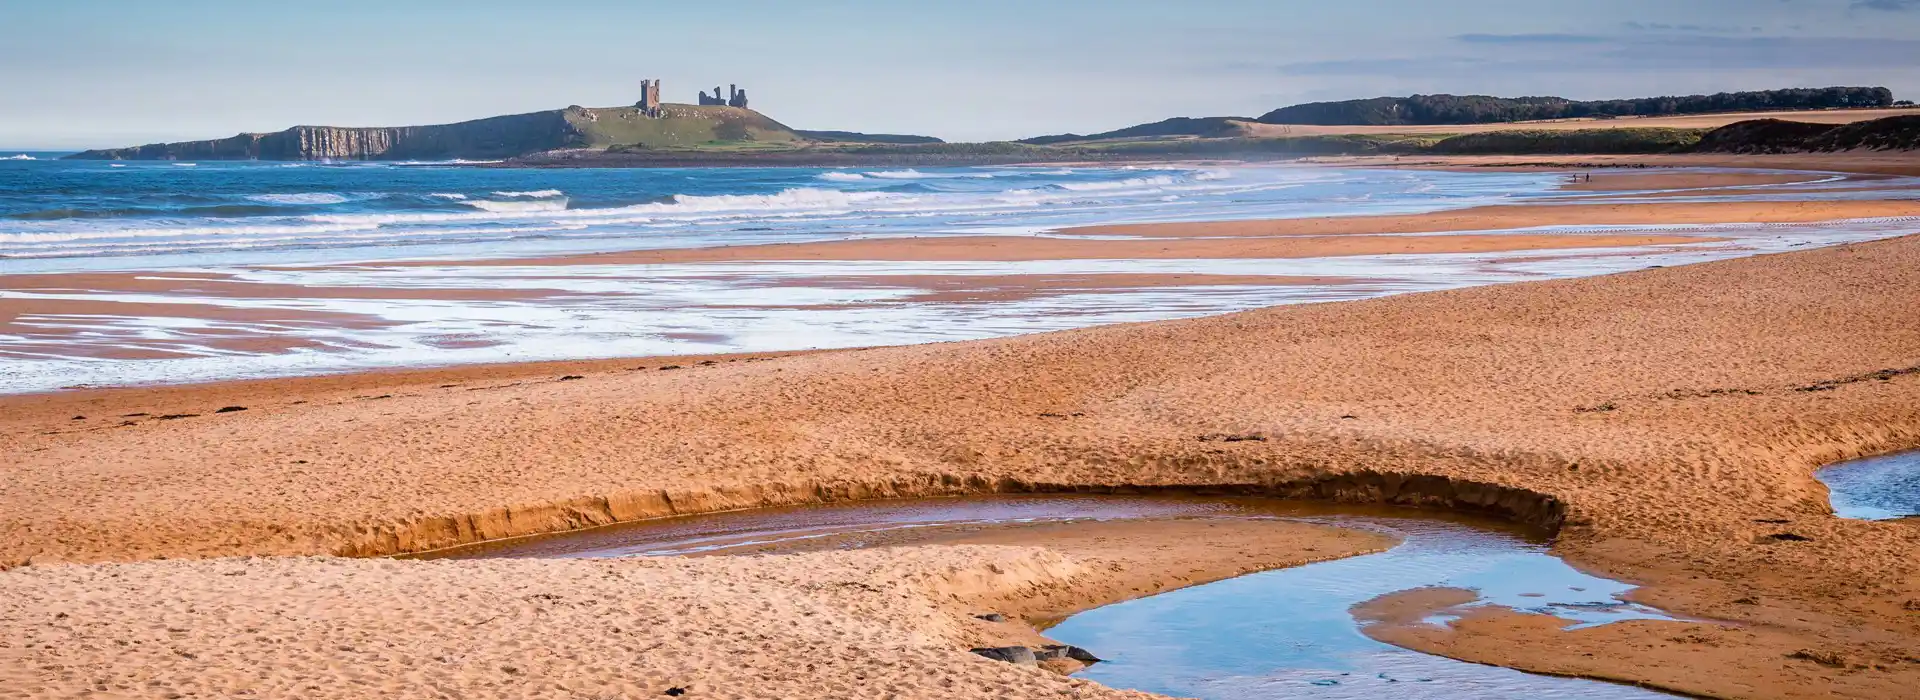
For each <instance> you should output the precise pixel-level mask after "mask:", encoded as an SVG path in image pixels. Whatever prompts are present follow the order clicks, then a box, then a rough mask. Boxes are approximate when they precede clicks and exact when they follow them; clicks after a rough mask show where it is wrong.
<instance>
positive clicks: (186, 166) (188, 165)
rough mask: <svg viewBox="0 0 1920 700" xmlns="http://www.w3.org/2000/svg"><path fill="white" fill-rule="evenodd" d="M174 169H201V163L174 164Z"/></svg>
mask: <svg viewBox="0 0 1920 700" xmlns="http://www.w3.org/2000/svg"><path fill="white" fill-rule="evenodd" d="M173 167H176V168H197V167H200V164H199V163H174V164H173Z"/></svg>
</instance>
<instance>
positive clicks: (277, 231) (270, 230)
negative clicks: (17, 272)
mask: <svg viewBox="0 0 1920 700" xmlns="http://www.w3.org/2000/svg"><path fill="white" fill-rule="evenodd" d="M376 228H379V225H378V224H374V223H366V222H363V223H339V222H336V223H331V224H326V225H320V226H183V227H180V228H144V229H143V228H131V229H96V230H87V231H61V232H49V233H0V243H64V242H69V241H103V240H118V239H123V238H189V237H196V236H276V235H278V236H310V235H320V234H327V233H338V232H341V231H371V230H374V229H376Z"/></svg>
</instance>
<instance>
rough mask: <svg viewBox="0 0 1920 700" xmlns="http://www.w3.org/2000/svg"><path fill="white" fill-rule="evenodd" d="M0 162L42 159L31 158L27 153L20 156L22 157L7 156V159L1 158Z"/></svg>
mask: <svg viewBox="0 0 1920 700" xmlns="http://www.w3.org/2000/svg"><path fill="white" fill-rule="evenodd" d="M0 160H40V159H39V158H35V157H33V156H30V155H27V154H25V153H22V154H20V155H17V156H6V157H0Z"/></svg>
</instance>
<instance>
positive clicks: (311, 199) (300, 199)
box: [247, 192, 347, 205]
mask: <svg viewBox="0 0 1920 700" xmlns="http://www.w3.org/2000/svg"><path fill="white" fill-rule="evenodd" d="M247 199H250V200H253V201H255V202H262V203H265V204H293V205H299V204H340V203H343V202H346V201H347V198H346V196H345V195H338V194H333V193H331V192H299V193H293V194H252V195H247Z"/></svg>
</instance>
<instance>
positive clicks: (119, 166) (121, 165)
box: [107, 163, 127, 168]
mask: <svg viewBox="0 0 1920 700" xmlns="http://www.w3.org/2000/svg"><path fill="white" fill-rule="evenodd" d="M107 167H109V168H124V167H127V164H126V163H108V164H107Z"/></svg>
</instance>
